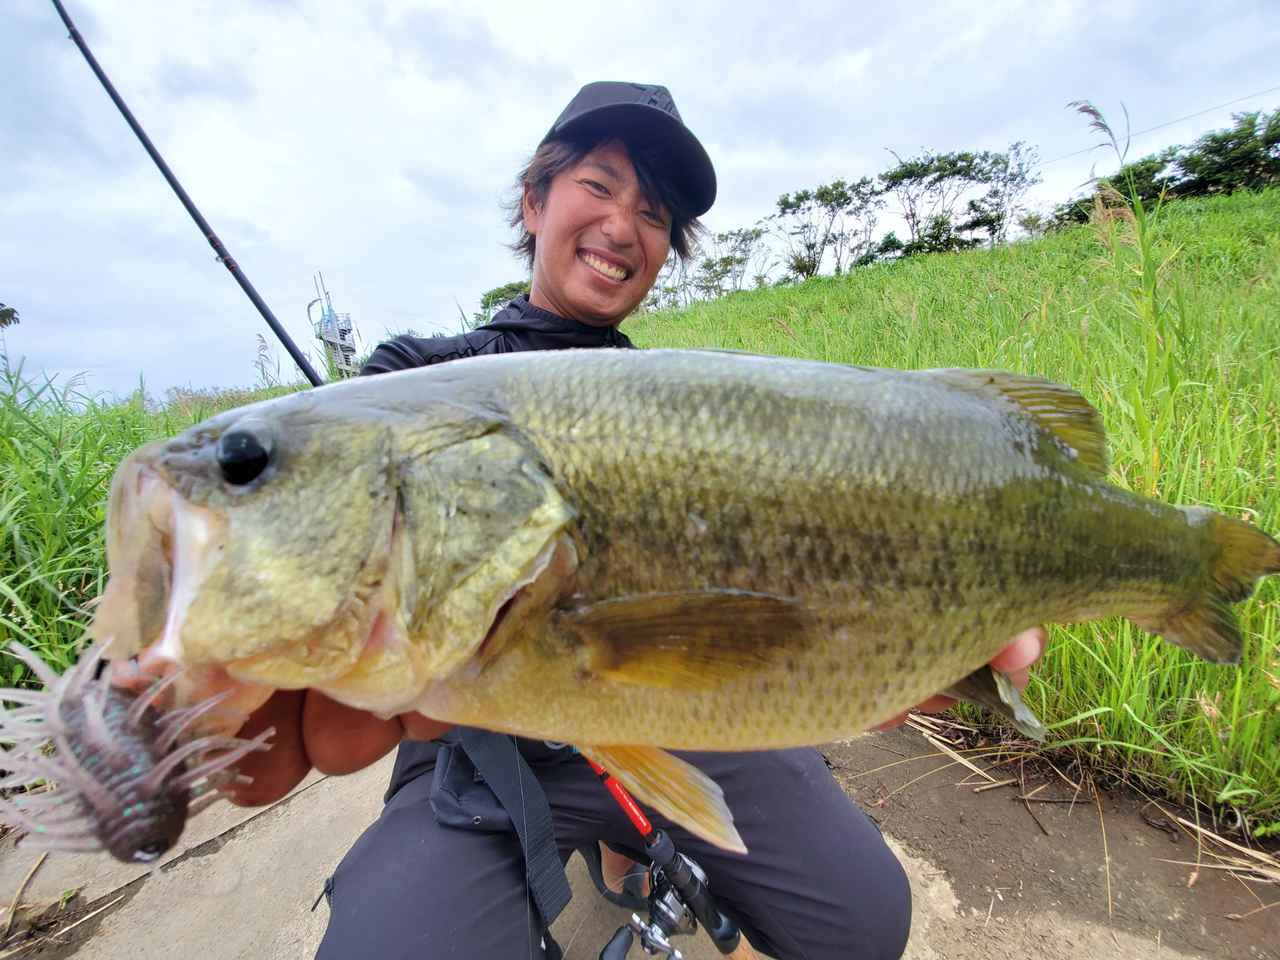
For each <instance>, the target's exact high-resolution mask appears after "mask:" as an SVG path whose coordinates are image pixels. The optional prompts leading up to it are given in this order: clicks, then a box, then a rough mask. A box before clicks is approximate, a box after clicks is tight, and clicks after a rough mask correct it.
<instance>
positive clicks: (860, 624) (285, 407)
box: [93, 351, 1280, 849]
mask: <svg viewBox="0 0 1280 960" xmlns="http://www.w3.org/2000/svg"><path fill="white" fill-rule="evenodd" d="M1105 473H1106V452H1105V439H1104V437H1103V435H1102V429H1101V423H1100V418H1099V417H1098V415H1097V412H1096V411H1094V410H1093V409H1092V408H1091V407H1090V406H1089V405H1088V403H1087V402H1086V401H1085V400H1084V399H1083V398H1082V397H1080V396H1079V395H1078V394H1076V393H1075V392H1074V391H1071V390H1070V389H1068V388H1065V387H1061V386H1058V385H1056V384H1052V383H1048V382H1047V381H1043V380H1038V379H1036V378H1032V377H1023V376H1019V375H1016V374H1007V373H1000V372H996V371H962V370H935V371H895V370H880V369H871V368H861V367H848V366H841V365H835V364H824V363H817V362H812V361H799V360H786V359H780V358H766V357H755V356H750V355H742V354H733V353H725V352H707V351H569V352H552V351H547V352H536V353H521V354H512V355H506V356H499V357H484V358H471V359H466V360H459V361H457V362H454V363H449V364H445V365H441V366H436V367H429V368H426V369H422V370H415V371H406V372H402V373H395V374H388V375H382V376H378V377H372V378H360V379H357V380H355V381H348V382H346V383H342V384H338V385H333V386H329V387H325V388H321V389H318V390H313V391H309V392H307V393H304V394H299V395H293V396H289V397H284V398H279V399H276V400H271V401H266V402H263V403H260V404H255V405H253V406H250V407H246V408H243V409H240V410H234V411H229V412H227V413H225V414H221V415H219V416H217V417H214V418H212V419H210V420H209V421H206V422H205V423H203V424H200V425H198V426H196V427H194V428H192V429H191V430H189V431H187V432H186V433H185V434H184V435H183V436H181V437H179V438H176V439H175V440H173V441H169V442H161V443H157V444H153V445H150V446H148V447H146V448H143V449H141V450H139V451H137V452H136V453H135V454H133V455H132V456H131V457H130V458H129V459H128V460H127V461H126V462H125V463H124V464H122V465H121V467H120V468H119V470H118V471H117V475H116V478H115V480H114V481H113V492H112V501H111V508H110V510H109V517H108V531H107V549H108V560H109V564H110V569H111V579H110V581H109V583H108V587H107V591H106V594H105V596H104V597H103V599H102V602H101V603H100V604H99V606H98V609H97V612H96V614H95V620H94V625H93V632H94V634H95V635H96V636H97V637H98V639H99V640H100V641H102V642H103V643H105V644H107V645H108V647H109V650H110V654H111V656H113V657H117V658H118V657H126V656H131V655H135V654H141V657H140V662H141V663H143V664H144V665H146V664H150V665H151V666H152V667H155V666H156V665H163V664H166V663H169V664H176V665H177V666H178V667H179V668H180V669H181V670H182V671H183V674H182V677H183V679H181V680H180V682H179V683H177V684H176V685H175V686H174V687H173V690H174V697H175V698H176V699H177V700H178V701H179V703H178V704H177V705H178V706H181V705H182V703H184V702H185V703H188V704H189V703H194V702H197V701H198V700H199V699H200V697H201V696H202V695H207V694H209V693H211V692H213V690H214V689H215V688H216V689H217V690H222V691H225V693H226V695H227V696H228V697H230V698H231V699H229V700H227V701H225V703H226V704H227V709H226V710H224V711H221V712H220V714H219V718H218V720H217V722H219V723H222V724H224V725H227V726H228V730H227V731H224V732H230V731H232V730H234V729H236V728H235V727H232V726H230V724H232V723H234V722H236V718H237V716H238V717H239V718H240V719H243V717H244V716H245V715H247V713H248V712H249V711H251V710H253V709H254V708H255V706H256V705H258V704H261V703H262V702H264V700H265V698H266V697H267V696H269V695H270V693H271V691H272V690H275V689H281V688H301V687H310V688H313V689H316V690H319V691H321V692H324V693H325V694H327V695H329V696H331V697H333V698H335V699H337V700H339V701H341V702H343V703H346V704H348V705H350V706H353V707H358V708H361V709H366V710H372V711H374V712H377V713H380V714H383V715H390V714H394V713H400V712H405V711H410V710H419V711H421V712H423V713H425V714H427V715H428V716H431V717H434V718H436V719H440V720H445V721H452V722H456V723H461V724H467V725H472V726H479V727H486V728H489V729H493V730H499V731H505V732H511V733H515V734H520V735H524V736H529V737H535V738H541V739H547V740H555V741H564V742H572V743H575V744H578V745H579V746H580V747H581V748H582V749H583V751H584V752H585V753H587V755H588V756H590V757H592V758H593V759H595V760H597V762H601V763H602V764H603V765H604V766H606V767H607V768H609V769H611V770H612V771H614V772H615V773H616V774H617V775H619V777H620V778H621V779H622V780H623V782H624V783H625V784H626V785H627V786H628V787H629V788H631V789H632V790H633V792H636V793H637V796H638V797H639V798H640V799H641V800H642V802H646V803H651V804H653V805H654V806H655V808H656V809H657V810H659V811H660V812H663V813H666V814H667V815H668V816H671V817H673V818H674V819H677V820H679V821H680V822H682V823H685V824H686V825H688V826H690V828H691V829H694V830H696V831H698V832H699V833H700V835H702V836H704V837H706V838H707V839H709V840H710V841H711V842H713V843H718V844H720V845H722V846H725V847H726V848H728V849H739V848H740V844H741V841H740V838H738V837H737V836H736V833H735V832H734V831H733V830H732V825H731V822H730V819H731V818H729V816H728V813H727V811H726V810H725V809H724V808H723V802H722V800H720V799H718V798H719V797H720V794H719V792H718V789H717V788H715V787H714V785H713V784H711V785H709V784H708V783H706V782H703V781H705V777H702V775H701V774H699V773H698V772H697V771H696V770H693V768H691V767H688V766H687V765H681V764H680V762H679V761H677V760H675V759H674V758H671V757H670V756H669V755H667V754H665V753H663V752H662V750H660V749H657V748H664V749H680V748H684V749H694V750H699V749H700V750H736V749H770V748H781V747H789V746H796V745H802V744H816V743H822V742H825V741H829V740H832V739H836V738H839V737H845V736H851V735H853V734H856V733H858V732H860V731H862V730H865V729H867V728H868V727H870V726H872V725H874V724H875V723H878V722H881V721H884V720H887V719H889V718H891V717H892V716H894V715H896V714H898V713H900V712H901V711H903V710H905V709H907V708H909V707H911V706H912V705H914V704H916V703H918V702H920V701H921V700H923V699H925V698H926V697H928V696H929V695H931V694H933V693H935V692H937V691H939V690H946V689H952V690H955V691H956V692H957V693H958V694H960V695H962V696H965V697H968V698H976V699H978V700H979V701H980V702H983V703H987V704H989V705H994V706H996V707H997V708H998V709H1002V710H1006V711H1007V712H1009V713H1010V715H1011V716H1012V717H1013V718H1014V722H1015V723H1017V724H1018V725H1019V727H1020V729H1023V730H1024V731H1026V732H1028V735H1031V736H1039V735H1042V728H1040V727H1039V724H1038V721H1036V720H1035V718H1034V716H1032V715H1030V714H1029V712H1028V711H1026V708H1025V705H1024V704H1022V703H1021V701H1020V699H1019V698H1018V695H1017V692H1016V690H1014V689H1013V688H1012V686H1011V685H1010V684H1009V682H1008V680H1007V678H1003V677H1002V676H1000V675H996V674H994V673H993V672H991V671H987V670H985V669H984V665H985V664H986V663H987V662H988V661H989V660H990V659H991V658H992V657H993V656H994V655H995V654H996V653H998V652H999V650H1000V649H1001V648H1002V647H1003V646H1004V645H1005V644H1007V643H1008V642H1009V639H1010V638H1011V637H1012V636H1013V635H1014V634H1015V633H1017V632H1018V631H1020V630H1022V629H1025V628H1027V627H1030V626H1033V625H1036V624H1039V623H1044V622H1071V621H1079V620H1087V619H1096V618H1100V617H1105V616H1112V615H1122V616H1127V617H1129V618H1130V619H1132V620H1134V621H1135V622H1136V623H1138V624H1139V625H1140V626H1142V627H1144V628H1146V629H1150V630H1152V631H1153V632H1158V633H1161V634H1162V635H1164V636H1165V637H1166V638H1167V639H1170V640H1172V641H1173V642H1175V643H1179V644H1181V645H1183V646H1185V647H1187V648H1188V649H1191V650H1193V651H1194V652H1196V653H1198V654H1199V655H1201V656H1204V657H1207V658H1209V659H1212V660H1215V661H1218V662H1234V661H1235V660H1238V658H1239V655H1240V645H1241V638H1240V635H1239V631H1238V628H1237V626H1236V624H1235V620H1234V615H1233V613H1232V611H1231V609H1230V605H1231V604H1233V603H1236V602H1239V601H1241V600H1243V599H1245V598H1246V597H1247V596H1248V595H1249V593H1250V591H1251V590H1252V588H1253V585H1254V582H1255V581H1256V580H1257V579H1258V578H1260V577H1262V576H1265V575H1267V574H1270V573H1275V572H1280V544H1277V543H1276V542H1275V541H1274V540H1273V539H1271V538H1270V537H1268V536H1267V535H1266V534H1264V533H1262V532H1261V531H1258V530H1256V529H1254V528H1252V527H1249V526H1248V525H1246V524H1244V523H1241V522H1239V521H1236V520H1231V519H1228V518H1226V517H1224V516H1222V515H1220V514H1216V513H1213V512H1212V511H1209V510H1206V509H1203V508H1193V507H1174V506H1170V505H1166V504H1162V503H1159V502H1156V501H1153V500H1149V499H1145V498H1142V497H1140V496H1137V495H1135V494H1132V493H1129V492H1127V491H1125V490H1122V489H1120V488H1118V487H1116V486H1113V485H1111V484H1108V483H1107V481H1106V478H1105ZM233 707H234V709H233ZM237 711H239V713H238V714H237ZM208 719H209V720H210V722H212V721H213V718H212V717H210V718H208ZM700 778H701V779H700Z"/></svg>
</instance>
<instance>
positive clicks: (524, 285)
mask: <svg viewBox="0 0 1280 960" xmlns="http://www.w3.org/2000/svg"><path fill="white" fill-rule="evenodd" d="M531 283H532V281H531V280H512V281H511V282H510V283H504V284H503V285H502V286H500V287H494V288H493V289H492V290H489V291H487V292H486V293H485V294H484V295H483V296H481V297H480V309H479V310H477V311H476V312H475V313H473V314H472V315H471V319H472V321H473V322H472V324H471V327H472V328H473V329H474V328H475V327H479V326H481V325H483V324H486V323H488V322H489V321H490V319H492V317H493V314H494V311H495V310H497V309H498V308H499V307H502V306H505V305H506V304H507V302H508V301H510V300H514V299H515V298H516V297H518V296H520V295H521V294H522V293H528V292H529V288H530V284H531Z"/></svg>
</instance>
